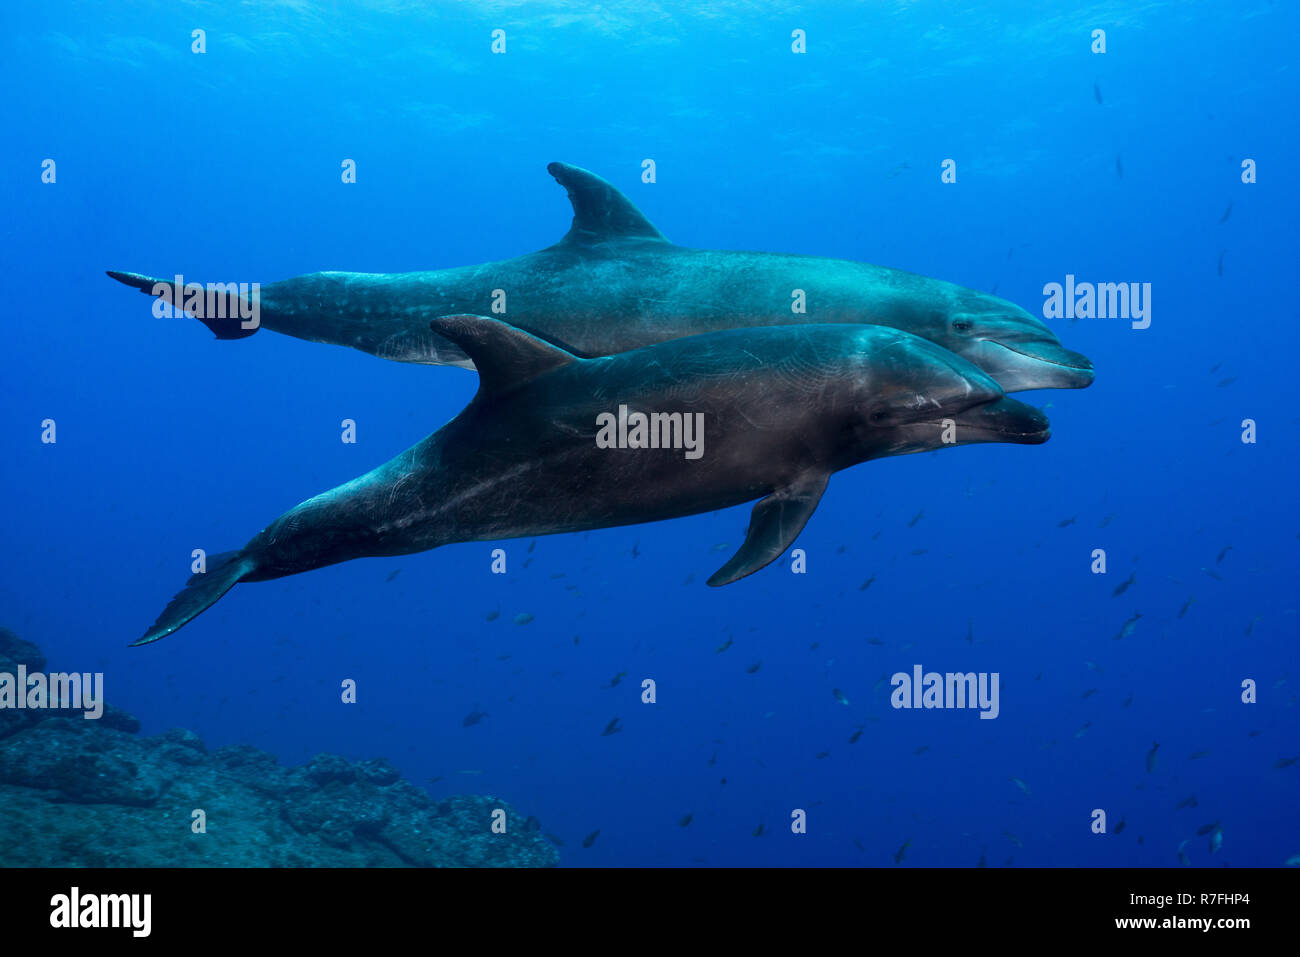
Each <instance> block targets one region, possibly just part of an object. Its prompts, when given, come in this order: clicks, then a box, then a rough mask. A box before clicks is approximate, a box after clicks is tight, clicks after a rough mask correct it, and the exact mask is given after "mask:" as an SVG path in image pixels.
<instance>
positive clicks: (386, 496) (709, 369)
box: [135, 316, 1049, 644]
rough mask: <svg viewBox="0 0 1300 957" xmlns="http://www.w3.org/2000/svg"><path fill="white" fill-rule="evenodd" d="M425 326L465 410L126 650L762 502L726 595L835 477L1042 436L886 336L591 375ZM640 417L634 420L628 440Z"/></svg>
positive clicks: (728, 346)
mask: <svg viewBox="0 0 1300 957" xmlns="http://www.w3.org/2000/svg"><path fill="white" fill-rule="evenodd" d="M432 328H433V330H434V331H435V332H436V333H437V334H438V335H439V336H442V337H445V338H446V339H447V340H448V341H450V342H454V343H455V344H456V345H457V347H459V348H460V349H462V350H464V352H465V354H466V355H467V356H468V357H469V358H470V359H472V360H473V362H474V366H475V368H476V369H477V370H478V374H479V389H478V392H477V393H476V394H475V396H474V398H473V400H472V401H471V402H470V403H469V405H468V406H466V407H465V409H464V410H463V411H462V412H461V413H460V414H459V415H457V416H456V417H455V418H454V419H452V421H451V422H449V423H448V424H447V425H445V426H443V427H442V428H441V429H439V430H438V431H437V432H435V433H434V434H433V435H431V436H429V437H428V438H426V439H424V440H423V441H422V442H420V443H419V444H417V445H415V446H413V447H411V448H410V449H408V450H407V451H405V452H403V453H401V454H400V455H398V456H397V457H396V458H394V459H392V460H391V461H389V462H387V463H385V464H384V465H381V466H379V467H378V468H376V469H374V470H373V471H371V472H368V473H367V474H365V475H363V476H361V477H360V478H357V479H354V480H353V481H351V482H348V483H346V484H344V485H340V486H338V487H337V488H334V489H331V490H330V491H328V492H324V493H322V494H320V495H317V496H316V497H315V498H311V499H308V500H307V501H306V502H303V503H302V504H301V505H299V506H297V507H296V508H293V509H291V510H290V511H288V512H286V513H285V514H284V515H282V516H280V517H279V518H277V519H276V520H275V521H274V522H272V523H271V524H270V525H268V526H267V527H266V528H265V529H263V530H262V531H261V532H259V533H258V534H257V535H256V536H254V538H253V539H252V540H251V541H250V542H249V543H248V544H247V545H245V546H244V547H243V548H242V549H239V550H238V551H235V552H228V553H225V554H223V555H214V556H213V557H212V559H211V560H210V564H209V567H208V569H207V571H206V572H205V573H202V574H198V575H195V576H193V577H192V578H191V579H190V581H189V584H188V586H187V587H186V588H185V589H184V590H183V591H181V592H180V593H179V594H178V595H177V596H176V597H175V598H173V599H172V601H171V603H170V604H169V605H168V606H167V607H166V609H165V610H164V611H163V613H162V614H161V615H160V616H159V618H158V620H157V621H156V622H155V623H154V624H153V626H152V627H151V628H150V629H149V630H148V631H147V632H145V634H144V636H143V637H142V638H140V639H139V640H138V641H136V642H135V644H146V643H148V642H151V641H156V640H158V639H159V638H162V637H164V636H166V635H169V634H171V633H172V632H173V631H175V630H176V629H177V628H180V627H181V626H182V625H184V624H185V623H186V622H187V621H189V620H190V619H191V618H193V617H194V616H195V615H197V614H199V613H200V612H202V611H203V610H204V609H205V608H207V607H209V606H210V605H211V604H212V603H213V602H215V601H216V600H217V599H218V598H220V597H221V596H222V595H224V594H225V593H226V592H227V591H228V590H229V589H230V588H231V587H232V586H234V584H235V583H236V582H241V581H248V582H253V581H265V580H267V579H271V578H280V577H282V576H285V575H293V574H297V573H298V572H305V571H310V570H311V569H313V568H321V567H323V566H325V565H332V564H335V563H337V562H345V561H348V560H350V559H353V558H363V557H373V556H391V555H405V554H409V553H411V552H420V551H425V550H426V549H431V548H437V547H438V546H440V545H447V544H450V543H452V542H473V541H490V540H494V539H504V538H519V537H523V536H533V535H548V534H554V533H557V532H576V531H582V530H585V529H595V528H609V527H613V526H617V525H630V524H635V523H639V522H653V521H659V520H662V519H669V518H676V517H678V516H683V515H693V514H696V513H698V512H706V511H710V510H713V509H719V508H727V507H729V506H732V505H739V504H741V503H742V502H747V501H751V500H753V499H755V498H761V499H762V500H761V501H760V502H758V504H757V505H755V506H754V510H753V513H752V515H751V518H750V524H749V530H748V532H747V534H746V537H745V541H744V544H743V545H742V546H741V547H740V550H739V551H737V552H736V554H735V555H734V556H733V557H732V558H731V560H730V561H728V562H727V563H726V564H725V565H723V566H722V568H720V569H719V570H718V571H717V572H716V573H715V574H714V575H713V577H711V578H710V579H709V584H710V585H725V584H727V583H729V582H734V581H736V580H737V579H739V578H742V577H744V576H746V575H749V574H751V573H752V572H755V571H757V570H758V569H760V568H762V567H763V566H765V565H767V564H768V563H769V562H771V561H774V560H775V559H776V558H778V557H779V556H780V555H781V554H782V552H784V551H785V549H786V548H787V547H788V546H789V545H790V543H791V542H793V541H794V539H795V537H796V536H797V535H798V534H799V532H800V531H801V530H802V529H803V526H804V523H806V522H807V521H808V518H809V516H811V515H812V513H813V510H814V509H815V508H816V507H817V503H818V501H819V500H820V499H821V495H822V492H823V491H824V490H825V488H826V483H827V480H828V479H829V478H830V475H831V473H832V472H836V471H838V470H840V469H845V468H849V467H850V466H852V465H856V464H858V463H860V462H865V461H867V460H869V459H875V458H881V457H883V456H887V455H903V454H906V453H909V452H923V451H927V450H931V449H938V448H943V447H944V446H945V445H967V444H972V443H976V442H1014V443H1021V444H1034V443H1039V442H1045V441H1046V440H1047V438H1048V434H1049V433H1048V423H1047V419H1046V417H1045V416H1044V415H1043V414H1042V413H1041V412H1039V411H1037V410H1036V409H1033V408H1031V407H1029V406H1027V405H1024V404H1023V403H1020V402H1017V401H1016V400H1014V399H1009V398H1007V397H1006V396H1005V395H1004V394H1003V392H1002V390H1001V389H1000V388H999V387H998V385H997V383H996V382H994V381H993V379H991V378H990V377H989V376H987V375H985V374H984V373H983V372H981V371H980V370H979V369H977V368H975V367H974V366H973V365H971V364H970V363H968V362H966V361H965V360H964V359H961V358H960V357H958V356H956V355H954V354H953V353H951V352H948V351H947V350H945V349H942V348H939V347H938V346H936V345H934V344H933V343H930V342H927V341H925V340H923V339H920V338H918V337H916V336H913V335H910V334H908V333H905V332H901V331H899V330H897V329H889V328H885V327H881V326H869V325H849V324H841V325H808V326H775V327H768V328H763V329H734V330H729V331H726V332H716V333H709V334H706V335H702V336H694V337H690V338H686V339H674V340H671V341H669V342H664V343H659V344H657V345H652V346H646V347H644V348H641V349H636V350H633V351H631V352H624V353H620V354H618V355H613V356H606V357H603V358H594V359H584V358H580V357H578V356H575V355H573V354H572V353H569V352H566V351H564V350H563V349H560V348H559V347H558V346H555V345H552V344H550V343H547V342H545V341H543V340H541V339H538V338H536V337H535V336H532V335H530V334H529V333H527V332H524V331H522V330H520V329H516V328H514V327H513V326H510V325H507V324H506V323H503V322H499V321H497V320H494V319H487V318H483V317H481V316H450V317H444V318H441V319H438V320H436V321H434V322H433V323H432ZM629 410H631V411H630V412H629ZM637 415H642V416H648V419H647V420H642V422H641V425H640V426H637V425H635V424H633V423H634V422H636V421H637V420H636V419H635V416H637ZM615 421H617V423H618V428H617V429H615V428H614V427H613V423H614V422H615ZM638 428H639V429H640V431H639V434H638V432H637V430H638ZM688 431H689V432H693V433H694V435H693V437H692V436H691V435H688ZM616 432H617V439H618V441H613V440H614V438H615V433H616ZM634 436H636V438H634ZM602 437H603V438H604V440H605V441H603V442H602ZM694 453H699V454H694Z"/></svg>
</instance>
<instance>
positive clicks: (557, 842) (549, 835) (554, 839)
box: [546, 831, 564, 847]
mask: <svg viewBox="0 0 1300 957" xmlns="http://www.w3.org/2000/svg"><path fill="white" fill-rule="evenodd" d="M546 839H547V840H548V841H550V842H551V843H552V844H554V845H555V846H556V847H563V846H564V842H563V841H562V840H560V839H559V838H558V837H556V836H555V835H554V834H552V833H551V832H550V831H547V832H546Z"/></svg>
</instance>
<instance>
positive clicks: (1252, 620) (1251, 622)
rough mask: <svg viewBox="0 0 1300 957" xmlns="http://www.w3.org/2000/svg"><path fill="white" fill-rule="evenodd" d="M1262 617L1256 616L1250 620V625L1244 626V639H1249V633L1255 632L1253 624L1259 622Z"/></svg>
mask: <svg viewBox="0 0 1300 957" xmlns="http://www.w3.org/2000/svg"><path fill="white" fill-rule="evenodd" d="M1263 617H1264V616H1263V615H1256V616H1255V617H1254V618H1252V619H1251V620H1250V624H1249V625H1247V626H1246V637H1247V638H1249V637H1250V633H1251V632H1252V631H1254V630H1255V622H1257V621H1259V620H1260V619H1261V618H1263Z"/></svg>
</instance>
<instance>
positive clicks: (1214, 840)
mask: <svg viewBox="0 0 1300 957" xmlns="http://www.w3.org/2000/svg"><path fill="white" fill-rule="evenodd" d="M1222 847H1223V828H1221V827H1216V828H1215V829H1214V832H1213V833H1212V834H1211V835H1210V853H1211V854H1217V853H1218V852H1219V849H1220V848H1222Z"/></svg>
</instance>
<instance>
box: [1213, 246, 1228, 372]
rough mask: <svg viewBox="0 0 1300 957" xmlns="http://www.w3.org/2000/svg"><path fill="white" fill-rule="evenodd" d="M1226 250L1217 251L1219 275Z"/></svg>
mask: <svg viewBox="0 0 1300 957" xmlns="http://www.w3.org/2000/svg"><path fill="white" fill-rule="evenodd" d="M1226 252H1227V250H1226V249H1222V250H1220V251H1219V275H1220V276H1222V275H1223V256H1224V253H1226ZM1216 368H1217V366H1216Z"/></svg>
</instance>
